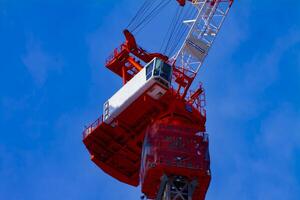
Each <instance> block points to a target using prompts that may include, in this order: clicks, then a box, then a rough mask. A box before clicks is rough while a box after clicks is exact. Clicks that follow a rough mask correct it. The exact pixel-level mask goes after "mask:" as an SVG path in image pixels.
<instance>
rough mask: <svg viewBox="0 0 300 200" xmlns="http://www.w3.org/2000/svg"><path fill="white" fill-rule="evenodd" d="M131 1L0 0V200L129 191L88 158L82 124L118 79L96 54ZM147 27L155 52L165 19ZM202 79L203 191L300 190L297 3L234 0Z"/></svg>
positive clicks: (132, 193) (219, 194)
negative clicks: (206, 183)
mask: <svg viewBox="0 0 300 200" xmlns="http://www.w3.org/2000/svg"><path fill="white" fill-rule="evenodd" d="M174 1H175V0H174ZM141 3H142V2H139V1H136V0H117V1H111V0H86V1H83V0H75V1H59V0H52V1H38V0H28V1H17V0H0V44H1V45H0V127H1V131H0V136H1V139H0V199H8V200H53V199H56V200H58V199H64V200H81V199H85V200H86V199H88V200H93V199H95V200H96V199H97V200H99V199H111V200H119V199H138V198H139V196H140V191H139V188H132V187H130V186H126V185H124V184H122V183H119V182H118V181H116V180H114V179H112V178H110V177H109V176H107V175H106V174H104V173H103V172H102V171H101V170H100V169H98V168H97V167H96V166H95V165H94V164H93V163H92V162H91V161H90V160H89V155H88V153H87V151H86V149H85V148H84V146H83V144H82V142H81V132H82V129H83V126H84V125H86V124H88V123H90V122H92V121H93V120H94V119H96V118H97V117H98V116H99V115H100V114H101V107H102V104H103V102H104V101H105V100H106V99H107V98H108V97H109V96H111V95H112V94H113V93H114V92H115V91H116V90H117V89H118V88H119V87H120V86H121V80H120V79H119V78H118V77H116V76H115V75H114V74H112V73H111V72H109V71H108V70H106V69H105V68H104V62H105V59H106V57H107V56H108V55H109V54H110V53H111V52H112V50H113V49H114V48H115V47H116V46H118V45H119V44H120V43H121V42H122V41H123V36H122V34H121V31H122V29H123V28H125V27H126V25H127V24H128V22H129V21H130V19H131V18H132V17H133V15H134V14H135V12H136V11H137V9H138V7H139V5H140V4H141ZM167 14H168V13H165V15H167ZM149 26H150V27H152V28H148V29H146V30H147V31H145V33H141V34H140V35H138V36H137V38H138V41H140V43H141V44H142V45H143V47H145V48H147V49H149V50H155V49H156V48H157V46H159V45H160V43H159V40H158V39H157V38H159V37H158V36H160V34H159V31H157V30H160V29H159V28H157V29H156V28H153V27H164V26H166V24H165V20H162V19H159V20H158V21H154V22H153V24H151V25H149ZM152 32H156V33H157V38H156V37H154V36H153V33H152ZM162 35H164V34H162ZM200 80H201V81H202V82H203V83H204V86H205V87H206V94H207V115H208V116H207V117H208V121H207V130H208V133H209V134H210V142H211V143H210V150H211V157H212V173H213V180H212V183H211V187H210V189H209V192H208V195H207V199H208V200H219V199H220V200H223V199H228V200H235V199H236V200H243V199H245V200H247V199H258V200H266V199H272V200H283V199H284V200H286V199H288V200H298V199H300V2H299V1H298V0H277V1H273V0H260V1H254V0H244V1H238V0H236V2H235V4H234V5H233V7H232V9H231V12H230V14H229V16H228V18H227V20H226V21H225V24H224V26H223V29H222V31H221V32H220V35H219V37H218V38H217V40H216V43H215V45H214V47H213V48H212V49H211V52H210V54H209V56H208V58H207V61H206V62H205V67H204V68H203V69H202V70H201V72H200V75H199V81H200Z"/></svg>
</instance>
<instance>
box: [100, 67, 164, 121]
mask: <svg viewBox="0 0 300 200" xmlns="http://www.w3.org/2000/svg"><path fill="white" fill-rule="evenodd" d="M156 78H157V77H153V76H152V77H151V78H150V79H148V80H146V67H144V68H143V69H142V70H141V71H140V72H139V73H137V74H136V75H135V76H134V77H133V78H132V79H131V80H130V81H128V82H127V83H126V84H125V85H124V86H123V87H122V88H121V89H120V90H119V91H117V92H116V93H115V94H114V95H113V96H112V97H111V98H110V99H109V100H108V101H107V102H105V103H104V105H103V116H104V119H103V121H104V122H105V123H107V124H110V123H111V122H112V121H113V119H114V118H115V117H117V116H118V115H119V114H120V113H121V112H123V111H124V110H125V109H126V108H127V107H128V106H129V105H131V104H132V103H133V102H134V101H135V100H136V99H138V98H139V97H140V96H141V95H143V94H144V93H145V92H146V91H147V90H148V89H150V88H151V87H152V86H153V85H154V84H155V83H158V84H160V83H159V80H156ZM164 87H165V86H164ZM162 88H163V86H161V87H155V89H154V91H153V93H149V94H150V96H151V97H152V98H154V99H159V98H160V96H162V95H163V94H164V93H165V92H166V89H162ZM163 90H164V91H163ZM160 93H161V94H162V95H160Z"/></svg>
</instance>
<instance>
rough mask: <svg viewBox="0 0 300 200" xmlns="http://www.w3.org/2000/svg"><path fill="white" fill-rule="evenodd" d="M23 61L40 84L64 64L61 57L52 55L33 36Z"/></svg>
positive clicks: (29, 40)
mask: <svg viewBox="0 0 300 200" xmlns="http://www.w3.org/2000/svg"><path fill="white" fill-rule="evenodd" d="M21 59H22V62H23V63H24V65H25V66H26V68H27V70H28V72H29V73H30V74H31V76H32V78H33V79H34V81H35V83H36V84H37V85H38V86H40V87H41V86H43V85H44V83H45V82H46V80H47V78H48V74H49V72H50V71H56V72H59V71H60V70H61V68H62V66H63V63H62V60H61V58H60V57H55V56H52V55H50V54H49V53H48V52H46V51H45V49H43V47H42V44H41V42H40V41H39V40H37V39H36V38H34V37H33V36H31V37H30V38H29V39H28V42H27V44H26V53H25V54H24V55H23V56H22V57H21Z"/></svg>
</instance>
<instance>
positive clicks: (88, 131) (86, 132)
mask: <svg viewBox="0 0 300 200" xmlns="http://www.w3.org/2000/svg"><path fill="white" fill-rule="evenodd" d="M102 123H103V115H101V116H100V117H99V118H98V119H96V120H95V121H94V122H93V123H92V124H91V125H89V126H87V127H85V129H84V131H83V133H82V136H83V139H85V138H86V137H87V136H88V135H89V134H91V133H92V132H93V131H94V130H95V129H96V128H97V127H98V126H100V124H102Z"/></svg>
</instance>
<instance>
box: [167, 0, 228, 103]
mask: <svg viewBox="0 0 300 200" xmlns="http://www.w3.org/2000/svg"><path fill="white" fill-rule="evenodd" d="M232 3H233V0H192V1H191V4H192V6H193V7H194V8H195V9H197V13H196V15H195V16H194V18H193V19H186V20H185V21H183V23H185V24H186V25H187V26H189V27H190V29H189V32H188V34H187V36H186V38H185V40H184V42H183V44H182V46H181V48H180V49H179V51H178V52H177V53H176V54H175V55H174V56H173V58H172V60H173V62H174V63H175V65H176V68H177V70H175V71H177V72H178V74H180V75H178V74H177V77H176V78H178V77H179V76H180V77H186V78H185V79H186V80H184V83H185V84H181V82H182V81H181V82H178V81H175V82H177V83H178V88H179V89H178V91H179V92H180V94H181V95H182V96H183V98H184V97H185V95H186V93H187V90H188V89H189V87H190V85H191V84H192V82H193V80H194V78H195V77H196V75H197V73H198V71H199V69H200V68H201V66H202V65H203V62H204V60H205V58H206V56H207V55H208V51H209V49H210V48H211V46H212V45H213V42H214V40H215V38H216V36H217V35H218V33H219V31H220V28H221V26H222V24H223V22H224V20H225V18H226V16H227V14H228V11H229V9H230V7H231V5H232ZM183 74H184V75H183ZM175 75H176V73H175ZM183 88H184V89H183ZM181 89H183V90H181Z"/></svg>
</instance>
